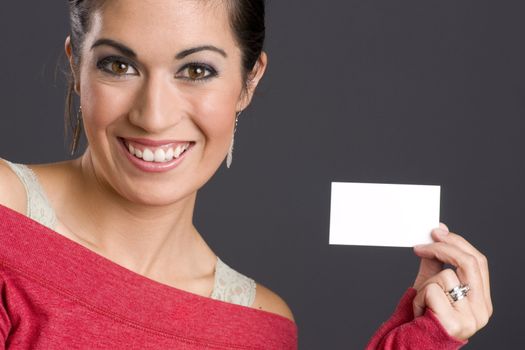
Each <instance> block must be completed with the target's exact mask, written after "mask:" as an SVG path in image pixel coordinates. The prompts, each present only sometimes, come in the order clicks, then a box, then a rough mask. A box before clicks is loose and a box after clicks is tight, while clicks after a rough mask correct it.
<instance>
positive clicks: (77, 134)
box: [71, 106, 82, 156]
mask: <svg viewBox="0 0 525 350" xmlns="http://www.w3.org/2000/svg"><path fill="white" fill-rule="evenodd" d="M81 130H82V106H80V107H79V109H78V112H77V123H76V124H75V128H74V130H73V143H72V144H71V156H73V155H74V154H75V152H76V151H77V148H78V142H79V140H80V131H81Z"/></svg>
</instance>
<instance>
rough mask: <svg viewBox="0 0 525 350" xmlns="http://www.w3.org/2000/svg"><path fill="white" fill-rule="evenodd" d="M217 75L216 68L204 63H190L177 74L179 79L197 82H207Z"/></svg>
mask: <svg viewBox="0 0 525 350" xmlns="http://www.w3.org/2000/svg"><path fill="white" fill-rule="evenodd" d="M217 75H218V74H217V71H216V70H215V68H213V67H212V66H210V65H208V64H204V63H189V64H187V65H186V66H184V67H183V68H182V69H181V70H180V71H179V72H178V73H177V77H179V78H182V79H185V80H189V81H195V82H197V81H205V80H208V79H210V78H213V77H215V76H217Z"/></svg>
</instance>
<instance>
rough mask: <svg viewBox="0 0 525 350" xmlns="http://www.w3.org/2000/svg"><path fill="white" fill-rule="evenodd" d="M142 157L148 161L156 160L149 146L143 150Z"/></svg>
mask: <svg viewBox="0 0 525 350" xmlns="http://www.w3.org/2000/svg"><path fill="white" fill-rule="evenodd" d="M142 159H144V160H145V161H146V162H153V161H154V160H155V156H154V155H153V152H151V150H150V149H149V148H146V149H144V151H143V152H142Z"/></svg>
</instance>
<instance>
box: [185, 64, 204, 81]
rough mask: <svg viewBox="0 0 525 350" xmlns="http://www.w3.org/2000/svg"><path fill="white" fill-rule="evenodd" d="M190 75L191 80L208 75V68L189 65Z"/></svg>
mask: <svg viewBox="0 0 525 350" xmlns="http://www.w3.org/2000/svg"><path fill="white" fill-rule="evenodd" d="M188 77H189V78H190V79H191V80H199V79H202V78H204V77H206V69H205V68H203V67H199V66H194V67H188Z"/></svg>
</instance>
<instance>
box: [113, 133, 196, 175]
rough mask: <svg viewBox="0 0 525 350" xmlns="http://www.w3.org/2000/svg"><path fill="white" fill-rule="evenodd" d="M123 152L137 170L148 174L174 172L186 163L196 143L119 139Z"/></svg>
mask: <svg viewBox="0 0 525 350" xmlns="http://www.w3.org/2000/svg"><path fill="white" fill-rule="evenodd" d="M119 141H120V144H121V146H122V147H121V148H122V152H123V154H124V155H125V156H126V158H127V159H128V160H129V161H130V162H131V164H133V165H134V166H135V167H136V168H137V169H139V170H141V171H144V172H147V173H159V172H166V171H169V170H172V169H174V168H176V167H178V166H179V164H180V163H181V162H183V161H184V159H185V158H186V156H187V154H188V153H189V152H190V151H191V150H192V149H193V146H195V141H152V140H147V139H124V138H121V137H119Z"/></svg>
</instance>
